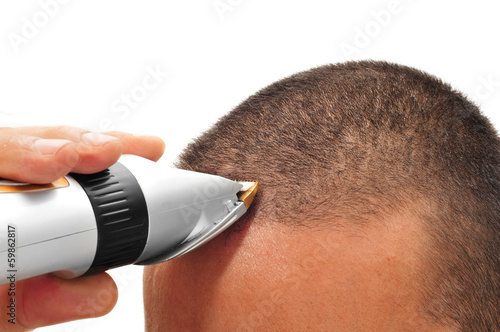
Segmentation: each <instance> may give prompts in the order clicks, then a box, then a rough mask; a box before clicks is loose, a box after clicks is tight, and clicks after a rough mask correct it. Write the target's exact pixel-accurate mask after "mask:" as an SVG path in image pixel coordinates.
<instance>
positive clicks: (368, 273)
mask: <svg viewBox="0 0 500 332" xmlns="http://www.w3.org/2000/svg"><path fill="white" fill-rule="evenodd" d="M417 225H418V224H417V223H416V222H415V220H413V219H412V218H411V217H409V216H404V215H398V216H395V217H391V218H388V219H386V220H385V222H384V223H383V224H380V223H378V224H377V223H376V222H374V223H373V226H370V227H369V228H368V227H367V228H363V229H362V230H360V229H358V230H355V229H345V228H343V229H339V228H334V227H323V228H321V229H318V228H306V227H295V228H293V227H291V226H289V225H286V224H277V223H272V222H265V221H262V220H250V221H249V222H247V223H245V225H244V226H239V228H240V229H239V231H238V232H232V230H231V229H230V230H228V232H226V233H225V234H222V235H221V236H219V237H217V238H216V239H214V240H212V241H211V242H209V243H207V244H206V245H204V246H203V247H201V248H199V249H197V250H195V251H193V252H191V253H189V254H187V255H185V256H183V257H181V258H178V259H175V260H173V261H168V262H165V263H162V264H158V265H154V266H149V267H146V269H145V271H144V300H145V309H146V330H147V331H306V330H314V331H440V330H443V331H446V330H447V329H446V328H444V327H441V326H438V325H432V324H431V323H430V322H427V321H426V320H425V319H423V318H422V315H421V314H420V312H419V302H418V301H419V300H420V297H419V292H418V291H416V290H417V289H418V282H417V280H418V278H417V277H416V275H417V267H418V266H422V263H421V259H420V258H419V255H418V252H419V249H420V248H421V247H422V246H423V245H424V244H425V236H424V235H423V233H422V231H421V230H420V229H419V228H418V227H417Z"/></svg>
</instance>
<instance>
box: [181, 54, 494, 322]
mask: <svg viewBox="0 0 500 332" xmlns="http://www.w3.org/2000/svg"><path fill="white" fill-rule="evenodd" d="M499 143H500V142H499V139H498V137H497V134H496V132H495V130H494V128H493V126H492V125H491V123H490V122H489V121H488V120H487V119H486V118H485V117H484V116H483V115H481V113H480V111H479V109H478V108H477V107H476V106H475V105H473V104H472V103H471V102H470V101H468V100H467V99H466V98H465V97H464V96H463V95H462V94H460V93H458V92H457V91H454V90H453V89H452V88H451V87H450V86H449V85H447V84H445V83H443V82H442V81H440V80H439V79H437V78H435V77H433V76H430V75H428V74H426V73H423V72H421V71H419V70H416V69H413V68H409V67H405V66H400V65H395V64H389V63H386V62H372V61H362V62H348V63H344V64H336V65H328V66H323V67H319V68H315V69H312V70H309V71H305V72H302V73H298V74H296V75H293V76H291V77H289V78H286V79H283V80H281V81H278V82H276V83H274V84H272V85H270V86H268V87H267V88H265V89H263V90H261V91H259V92H258V93H256V94H255V95H253V96H251V97H250V98H248V99H247V100H246V101H244V102H243V103H242V104H240V105H239V106H238V107H236V108H235V109H234V110H233V111H232V112H230V113H229V114H228V115H226V116H224V117H223V118H222V119H221V120H220V121H219V122H218V123H217V124H216V125H215V126H213V127H212V128H211V129H210V130H208V131H207V132H206V133H205V134H204V135H202V136H201V137H200V138H198V139H196V140H195V141H194V142H193V143H192V144H190V145H189V146H188V147H187V149H186V150H185V152H184V153H183V154H182V155H181V156H180V159H179V162H178V166H179V167H181V168H185V169H191V170H196V171H201V172H207V173H214V174H219V175H222V176H225V177H228V178H233V179H250V180H251V179H257V180H259V181H260V182H261V189H260V193H259V195H258V197H257V198H256V201H255V203H254V206H253V208H252V217H253V218H257V219H261V220H264V219H266V220H273V221H276V222H285V221H286V222H295V223H299V222H301V220H304V219H305V218H304V216H307V219H308V220H309V221H311V220H312V222H315V223H324V222H325V220H327V219H328V220H336V219H343V220H352V221H353V222H357V223H363V222H365V221H366V220H367V219H369V218H367V217H373V216H376V217H383V216H384V215H385V214H387V213H391V212H394V211H398V209H401V208H402V207H403V206H405V207H408V206H410V207H411V206H416V205H417V202H418V205H419V207H422V206H424V207H425V208H418V209H417V208H416V209H415V211H417V212H418V217H419V220H421V221H422V224H423V225H424V226H425V228H426V229H427V230H428V234H429V236H430V238H431V239H432V245H431V246H429V247H428V250H427V252H426V253H423V254H424V257H425V258H426V261H427V262H428V263H429V266H431V269H430V271H431V272H430V274H431V275H426V276H425V278H427V279H428V282H426V285H425V286H423V287H424V289H423V290H422V291H423V293H424V298H425V303H424V304H423V308H424V311H425V312H426V314H427V315H428V317H430V318H432V319H433V320H435V321H438V322H445V321H447V322H450V321H451V322H453V324H454V325H457V326H459V327H460V329H461V330H463V331H493V330H500V321H499V319H500V313H499V307H500V303H499V297H500V286H499V283H500V271H499V265H500V264H499V254H500V249H499V241H500V240H499V239H500V227H499V225H500V204H499V203H500V202H499V200H500V144H499ZM327 217H328V218H327ZM337 217H338V218H337Z"/></svg>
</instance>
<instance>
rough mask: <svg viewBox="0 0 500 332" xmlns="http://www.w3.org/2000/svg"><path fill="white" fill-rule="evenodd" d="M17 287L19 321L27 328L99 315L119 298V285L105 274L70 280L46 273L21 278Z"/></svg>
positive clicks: (105, 312)
mask: <svg viewBox="0 0 500 332" xmlns="http://www.w3.org/2000/svg"><path fill="white" fill-rule="evenodd" d="M16 288H17V290H18V291H17V292H16V293H17V294H16V295H17V302H18V303H19V307H18V311H17V320H18V322H19V324H20V325H21V326H24V327H26V328H37V327H42V326H48V325H54V324H59V323H64V322H68V321H72V320H77V319H84V318H92V317H100V316H103V315H105V314H107V313H109V312H110V311H111V310H112V309H113V307H114V306H115V304H116V301H117V299H118V289H117V287H116V284H115V283H114V281H113V279H112V278H111V277H110V276H109V275H108V274H106V273H100V274H96V275H91V276H87V277H81V278H77V279H71V280H65V279H60V278H57V277H54V276H51V275H44V276H40V277H35V278H31V279H28V280H22V281H19V282H18V283H17V284H16Z"/></svg>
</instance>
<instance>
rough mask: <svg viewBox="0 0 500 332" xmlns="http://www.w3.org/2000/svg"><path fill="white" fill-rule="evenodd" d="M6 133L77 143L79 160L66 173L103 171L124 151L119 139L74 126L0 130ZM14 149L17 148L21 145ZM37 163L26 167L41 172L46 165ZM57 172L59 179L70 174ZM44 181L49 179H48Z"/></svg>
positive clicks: (13, 135) (8, 134)
mask: <svg viewBox="0 0 500 332" xmlns="http://www.w3.org/2000/svg"><path fill="white" fill-rule="evenodd" d="M2 134H3V135H4V136H5V137H9V136H11V137H17V136H23V135H26V136H31V137H38V138H43V139H49V140H54V139H64V140H68V141H72V142H74V143H75V144H76V145H75V146H76V152H77V160H76V162H75V163H73V164H72V167H71V169H69V170H67V172H66V173H68V172H76V173H87V174H88V173H95V172H99V171H101V170H103V169H105V168H107V167H109V166H111V165H112V164H114V163H115V162H116V161H117V160H118V158H119V157H120V155H121V154H122V150H123V147H122V143H121V141H120V140H119V139H118V138H116V137H113V136H108V135H102V134H98V133H91V132H88V131H86V130H83V129H80V128H76V127H70V126H58V127H20V128H0V135H2ZM14 147H15V148H16V147H17V146H14ZM16 161H19V160H16ZM46 161H47V162H50V159H48V158H46ZM33 162H34V164H27V165H26V166H27V167H28V169H38V168H40V169H41V168H42V167H43V166H44V165H43V164H39V163H38V162H37V161H36V160H34V161H33ZM23 168H24V167H23ZM56 173H57V175H59V177H60V176H63V175H65V174H66V173H64V174H61V173H60V172H56ZM29 177H31V175H29ZM44 179H46V178H45V177H44ZM56 179H57V178H52V179H51V180H50V181H48V182H51V181H54V180H56ZM16 180H17V179H16ZM34 183H39V182H34Z"/></svg>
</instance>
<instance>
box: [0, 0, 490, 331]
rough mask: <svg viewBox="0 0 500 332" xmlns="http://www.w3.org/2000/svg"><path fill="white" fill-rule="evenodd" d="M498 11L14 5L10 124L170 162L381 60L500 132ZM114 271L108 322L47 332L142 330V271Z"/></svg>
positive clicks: (399, 6)
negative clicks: (235, 124)
mask: <svg viewBox="0 0 500 332" xmlns="http://www.w3.org/2000/svg"><path fill="white" fill-rule="evenodd" d="M495 8H496V4H495V2H494V1H485V0H484V1H481V0H476V1H474V2H472V1H430V0H420V1H417V0H414V1H410V0H399V1H396V0H395V1H393V0H382V1H381V0H377V1H373V0H372V1H368V0H363V1H350V2H348V1H319V0H308V1H291V0H286V1H285V0H279V1H269V0H268V1H264V0H216V1H214V0H204V1H201V0H191V1H159V0H157V1H153V0H150V1H146V0H144V1H125V0H120V1H118V0H114V1H105V2H103V1H96V0H87V1H79V0H64V1H63V0H37V1H34V0H24V1H8V2H7V1H3V2H1V3H0V126H19V125H59V124H66V125H74V126H79V127H84V128H86V129H90V130H95V131H100V130H106V129H107V128H110V127H113V129H116V130H122V131H128V132H132V133H136V134H147V135H157V136H160V137H161V138H163V139H164V140H165V142H166V144H167V151H166V154H165V156H164V158H163V162H165V163H171V162H172V161H173V160H174V159H175V157H176V155H178V153H179V152H180V151H181V149H182V148H183V147H184V146H185V145H186V144H187V143H188V142H189V141H190V140H191V139H193V138H195V137H196V136H198V135H199V133H201V132H202V131H204V130H206V129H208V127H209V126H210V125H211V124H213V123H214V122H215V121H216V120H217V119H218V118H219V117H220V116H221V115H223V114H225V113H226V112H228V111H229V110H231V108H233V107H234V106H236V105H237V104H238V103H239V102H241V101H243V100H244V99H245V98H246V97H248V96H249V95H251V94H253V93H254V92H256V91H257V90H259V89H260V88H263V87H264V86H266V85H268V84H270V83H272V82H273V81H276V80H278V79H280V78H283V77H286V76H288V75H290V74H292V73H295V72H297V71H301V70H306V69H308V68H311V67H315V66H318V65H322V64H326V63H336V62H343V61H346V60H357V59H383V60H388V61H391V62H398V63H401V64H405V65H410V66H414V67H417V68H420V69H422V70H425V71H427V72H430V73H432V74H435V75H437V76H439V77H441V78H442V79H443V80H445V81H447V82H449V83H451V84H452V85H453V86H454V87H455V88H457V89H458V90H460V91H462V92H464V93H465V94H467V95H468V96H469V97H470V98H471V99H472V100H474V101H475V102H477V103H478V104H479V105H480V106H481V108H482V110H483V111H484V113H485V114H486V115H487V116H488V117H490V118H491V119H492V121H494V123H495V124H496V126H497V128H500V114H499V110H500V108H499V106H500V64H499V59H500V47H499V38H498V33H499V32H500V17H499V14H498V10H496V9H495ZM152 71H156V72H159V73H160V74H157V77H156V81H155V80H153V79H152V78H153V77H148V75H150V72H152ZM166 73H168V74H166ZM144 82H146V85H144ZM146 88H147V89H146ZM127 96H128V98H130V101H129V103H128V104H127V103H126V102H124V100H125V99H122V98H127ZM112 275H113V276H114V277H115V280H116V282H117V284H118V287H119V289H120V299H119V301H118V304H117V306H116V309H115V310H114V311H113V312H112V313H111V314H109V315H108V316H106V317H103V318H99V319H95V320H94V319H93V320H86V321H78V322H73V323H69V324H62V325H59V326H54V327H49V328H43V329H40V330H39V331H44V332H49V331H108V330H112V331H125V330H126V331H142V330H143V324H144V319H143V309H142V269H141V268H140V267H136V266H132V267H126V268H120V269H117V270H114V271H112ZM179 277H182V276H179Z"/></svg>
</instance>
